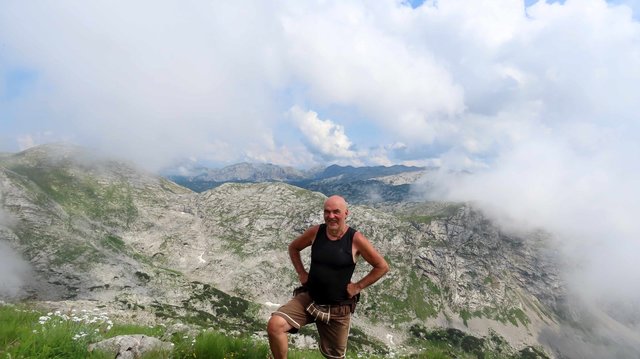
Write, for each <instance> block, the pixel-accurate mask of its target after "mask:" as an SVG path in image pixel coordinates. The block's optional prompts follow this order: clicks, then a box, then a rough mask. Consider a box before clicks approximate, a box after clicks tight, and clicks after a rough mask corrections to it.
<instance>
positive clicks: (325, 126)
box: [289, 106, 358, 160]
mask: <svg viewBox="0 0 640 359" xmlns="http://www.w3.org/2000/svg"><path fill="white" fill-rule="evenodd" d="M289 114H290V116H291V118H292V120H293V122H294V123H295V124H296V126H297V127H298V129H299V130H300V132H301V133H302V135H303V136H304V141H305V143H306V144H307V146H308V147H309V148H310V150H311V151H312V152H313V153H315V154H317V155H318V156H320V157H322V158H324V159H327V160H344V159H354V158H356V157H357V156H358V154H357V153H356V152H355V151H354V150H353V149H352V147H353V145H352V143H351V141H350V140H349V138H348V137H347V135H346V134H345V132H344V127H342V126H341V125H338V124H336V123H334V122H333V121H331V120H321V119H320V118H318V114H317V113H316V112H313V111H304V110H302V109H301V108H299V107H297V106H294V107H292V108H291V109H290V110H289Z"/></svg>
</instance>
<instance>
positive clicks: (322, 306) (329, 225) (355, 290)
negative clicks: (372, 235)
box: [267, 196, 389, 359]
mask: <svg viewBox="0 0 640 359" xmlns="http://www.w3.org/2000/svg"><path fill="white" fill-rule="evenodd" d="M348 215H349V210H348V209H347V202H346V201H345V200H344V198H342V197H340V196H331V197H329V198H328V199H327V200H326V201H325V202H324V224H321V225H316V226H313V227H311V228H309V229H307V230H306V231H305V232H304V233H302V234H301V235H300V236H298V237H297V238H296V239H294V240H293V242H291V243H290V244H289V257H291V262H292V263H293V267H294V268H295V270H296V272H297V273H298V278H299V279H300V283H301V284H302V286H303V288H304V290H303V291H296V292H297V293H296V295H295V296H294V297H293V298H292V299H291V300H290V301H289V302H288V303H287V304H285V305H283V306H282V307H280V308H278V310H277V311H275V312H273V313H272V314H271V318H270V319H269V323H268V325H267V333H268V334H269V345H270V347H271V352H272V353H273V357H274V359H284V358H286V357H287V350H288V337H287V333H297V332H298V330H300V328H301V327H303V326H304V325H306V324H310V323H316V327H317V328H318V334H319V335H320V343H319V347H320V352H321V353H322V355H324V357H326V358H344V357H345V355H346V352H347V338H348V336H349V328H350V324H351V314H352V313H353V311H354V310H355V303H356V301H357V298H358V297H359V294H360V292H361V291H362V290H363V289H365V288H366V287H368V286H370V285H371V284H373V283H375V282H376V281H377V280H378V279H380V278H381V277H382V276H383V275H384V274H385V273H387V272H388V271H389V265H388V264H387V262H386V261H385V260H384V258H382V256H381V255H380V254H379V253H378V251H376V249H375V248H373V246H372V245H371V243H370V242H369V241H368V240H367V238H365V236H364V235H362V233H360V232H358V231H356V230H355V229H353V228H350V227H349V226H348V225H347V224H346V219H347V216H348ZM309 246H311V266H310V268H309V272H307V271H306V270H305V268H304V265H303V264H302V259H301V257H300V251H302V250H303V249H305V248H307V247H309ZM360 256H361V257H362V258H364V260H365V261H367V263H369V264H370V265H371V267H372V269H371V271H370V272H369V273H368V274H367V275H366V276H364V277H363V278H362V279H360V280H359V281H357V282H356V283H353V282H352V281H351V276H352V275H353V271H354V269H355V265H356V261H357V259H358V258H359V257H360Z"/></svg>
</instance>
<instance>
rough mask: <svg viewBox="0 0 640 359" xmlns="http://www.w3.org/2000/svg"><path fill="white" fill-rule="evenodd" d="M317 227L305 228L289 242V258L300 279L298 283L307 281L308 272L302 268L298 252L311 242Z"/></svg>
mask: <svg viewBox="0 0 640 359" xmlns="http://www.w3.org/2000/svg"><path fill="white" fill-rule="evenodd" d="M318 228H320V226H313V227H311V228H309V229H307V230H306V231H304V233H302V234H301V235H299V236H298V237H297V238H296V239H294V240H293V241H292V242H291V243H289V258H291V263H293V268H295V270H296V273H298V279H300V283H301V284H303V285H304V284H306V283H307V280H308V279H309V273H308V272H307V271H306V270H305V269H304V264H302V258H301V257H300V252H301V251H302V250H303V249H305V248H307V247H309V246H310V245H311V244H312V243H313V240H314V239H315V238H316V233H318Z"/></svg>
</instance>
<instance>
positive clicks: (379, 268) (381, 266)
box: [347, 232, 389, 297]
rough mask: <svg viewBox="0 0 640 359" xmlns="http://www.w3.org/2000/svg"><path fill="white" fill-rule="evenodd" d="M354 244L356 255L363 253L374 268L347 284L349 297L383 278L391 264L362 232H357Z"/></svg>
mask: <svg viewBox="0 0 640 359" xmlns="http://www.w3.org/2000/svg"><path fill="white" fill-rule="evenodd" d="M353 245H354V247H355V249H356V252H355V253H356V256H357V255H358V254H360V255H362V258H364V259H365V260H366V261H367V263H369V264H370V265H371V266H372V267H373V268H372V269H371V271H370V272H369V273H368V274H367V275H366V276H364V277H363V278H362V279H360V280H359V281H358V282H356V283H349V284H348V285H347V292H348V293H349V297H353V296H355V295H356V294H358V293H360V292H361V291H362V290H363V289H365V288H366V287H368V286H370V285H372V284H373V283H375V282H377V281H378V279H380V278H382V276H383V275H385V274H386V273H387V272H388V271H389V265H388V264H387V261H385V260H384V258H382V256H381V255H380V253H378V251H377V250H376V249H375V248H373V245H371V242H369V240H368V239H367V238H366V237H365V236H364V235H363V234H362V233H360V232H356V234H355V235H354V236H353Z"/></svg>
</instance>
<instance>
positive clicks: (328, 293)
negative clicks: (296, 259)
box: [307, 224, 356, 304]
mask: <svg viewBox="0 0 640 359" xmlns="http://www.w3.org/2000/svg"><path fill="white" fill-rule="evenodd" d="M326 228H327V226H326V224H321V225H320V228H318V233H317V234H316V238H315V240H314V241H313V244H312V245H311V267H310V268H309V281H308V282H307V287H308V288H309V294H310V295H311V298H313V300H314V301H315V302H316V303H318V304H342V303H345V302H348V301H349V294H348V293H347V284H349V282H350V281H351V276H352V275H353V270H354V269H355V267H356V264H355V263H354V262H353V255H352V253H351V248H352V243H353V236H354V235H355V233H356V230H355V229H353V228H351V227H349V230H347V232H346V233H345V234H344V235H343V236H342V238H340V239H338V240H335V241H332V240H330V239H329V238H328V237H327V231H326Z"/></svg>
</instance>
